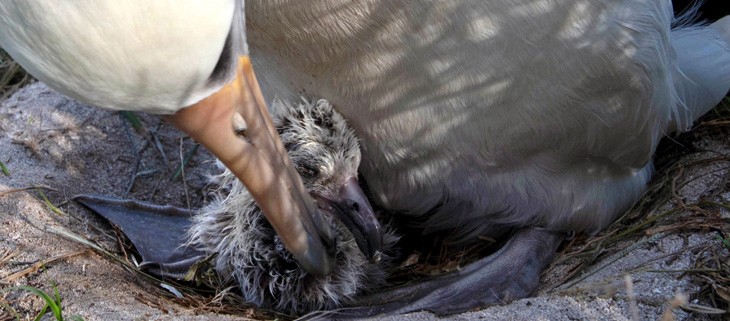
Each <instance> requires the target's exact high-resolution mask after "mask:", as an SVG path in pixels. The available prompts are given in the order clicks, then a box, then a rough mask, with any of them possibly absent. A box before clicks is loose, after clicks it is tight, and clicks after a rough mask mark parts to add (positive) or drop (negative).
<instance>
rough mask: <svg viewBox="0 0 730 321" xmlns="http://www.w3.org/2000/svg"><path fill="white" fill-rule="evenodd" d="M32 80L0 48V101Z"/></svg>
mask: <svg viewBox="0 0 730 321" xmlns="http://www.w3.org/2000/svg"><path fill="white" fill-rule="evenodd" d="M32 80H33V77H31V76H30V75H29V74H28V73H26V72H25V70H23V68H21V67H20V65H18V64H17V63H16V62H15V61H13V60H12V59H10V56H9V55H8V54H7V53H6V52H5V51H4V50H2V49H0V101H3V100H5V98H8V97H10V95H12V94H13V93H14V92H16V91H17V90H18V89H20V87H23V86H25V85H27V84H29V83H30V82H31V81H32Z"/></svg>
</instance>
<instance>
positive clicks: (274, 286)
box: [189, 100, 397, 314]
mask: <svg viewBox="0 0 730 321" xmlns="http://www.w3.org/2000/svg"><path fill="white" fill-rule="evenodd" d="M272 108H273V113H272V114H273V115H274V116H273V121H274V125H275V126H276V128H277V129H278V131H279V135H281V138H282V142H283V143H284V145H285V147H286V149H287V150H288V152H289V155H290V156H291V158H292V161H293V163H294V165H295V167H296V169H297V171H298V172H299V174H300V175H302V178H303V181H304V186H305V188H306V190H307V191H308V192H309V193H310V194H311V195H312V196H313V197H314V199H315V201H316V203H317V205H318V206H319V207H320V208H321V209H322V211H323V212H324V213H326V214H325V216H326V219H327V220H328V223H329V224H330V225H331V226H332V228H333V230H334V231H335V232H336V236H337V239H338V242H337V247H336V253H335V269H334V271H333V272H332V273H331V274H330V275H328V276H324V277H320V276H315V275H312V274H310V273H308V272H306V271H305V270H304V269H302V267H301V266H300V265H299V264H298V263H297V261H296V260H295V259H294V257H293V256H292V255H291V254H290V253H289V252H288V251H287V250H286V249H285V248H284V244H283V243H282V242H281V239H280V238H279V236H278V235H277V234H276V233H275V232H274V230H273V229H272V227H271V225H269V223H268V222H267V221H266V218H265V217H264V216H263V214H262V212H261V210H260V209H259V207H258V206H257V205H256V203H255V202H254V200H253V198H252V197H251V195H250V194H249V193H248V191H246V188H245V187H244V186H243V184H241V182H240V181H238V180H237V179H236V178H235V177H234V176H233V175H232V174H231V172H230V171H228V170H226V171H225V172H224V173H223V174H220V175H219V176H217V177H216V178H217V179H216V180H217V181H218V184H219V185H220V187H219V189H218V190H217V191H216V192H215V193H214V200H213V201H212V202H211V203H209V204H208V205H207V206H206V207H204V208H203V209H202V210H200V211H199V213H198V214H197V215H196V216H194V218H193V225H192V227H191V229H190V231H189V236H190V243H189V244H190V245H191V246H193V247H195V248H196V249H199V250H201V251H203V252H205V253H208V254H213V255H215V257H214V258H213V259H212V262H213V265H214V266H215V270H216V272H217V274H218V276H220V277H222V278H224V279H225V278H228V279H227V280H224V281H229V282H236V283H237V284H238V285H239V286H240V289H241V292H242V294H243V296H244V297H245V299H246V300H247V301H249V302H252V303H254V304H256V305H257V306H260V307H266V308H273V309H276V310H278V311H283V312H288V313H294V314H299V313H305V312H309V311H313V310H319V309H332V308H335V307H338V306H341V305H342V304H346V303H348V302H352V300H353V298H354V297H355V296H356V295H358V294H361V293H364V292H369V291H371V290H373V289H376V288H378V287H379V286H382V285H383V284H384V281H385V276H386V273H385V267H386V266H387V262H386V261H388V259H387V258H384V259H382V260H379V263H373V262H370V261H369V260H368V258H367V257H366V256H365V255H364V254H363V253H362V252H361V250H360V249H359V248H358V242H357V241H356V239H355V237H354V236H353V233H352V232H351V231H350V229H348V227H347V226H346V225H345V224H344V223H343V222H342V219H341V218H340V217H337V215H338V214H336V213H338V212H343V211H348V210H349V209H347V208H344V207H347V204H346V203H347V201H344V200H339V201H337V200H335V198H336V197H337V195H340V194H342V192H341V191H342V189H343V186H347V187H348V188H355V189H356V190H359V187H356V186H352V184H355V185H357V181H356V179H357V168H358V166H359V164H360V146H359V144H358V141H357V138H356V137H355V135H354V133H353V131H352V130H351V129H350V128H349V127H348V126H347V124H346V122H345V120H344V119H343V118H342V117H341V116H340V115H339V114H337V113H336V112H335V111H334V109H333V108H332V106H331V105H330V104H329V103H328V102H326V101H325V100H320V101H318V102H316V103H307V102H304V103H302V104H300V105H298V106H289V105H287V104H285V103H282V102H275V103H274V105H273V107H272ZM365 201H366V200H365ZM363 205H365V206H367V207H368V208H369V205H368V204H359V205H356V206H363ZM360 210H362V209H360ZM396 241H397V237H396V236H395V235H394V234H393V233H392V232H389V231H386V233H385V234H384V240H383V245H384V249H386V250H387V249H389V248H392V246H393V245H394V243H395V242H396Z"/></svg>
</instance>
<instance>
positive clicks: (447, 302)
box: [0, 0, 730, 313]
mask: <svg viewBox="0 0 730 321" xmlns="http://www.w3.org/2000/svg"><path fill="white" fill-rule="evenodd" d="M24 3H25V2H21V1H17V2H2V5H0V8H2V10H0V13H2V14H3V17H2V18H0V19H3V20H0V21H3V25H2V28H3V29H1V30H2V31H0V34H2V37H3V38H2V40H0V42H1V43H2V45H3V46H7V44H8V43H11V42H12V41H14V40H12V39H16V38H18V37H20V38H22V33H23V32H22V31H18V32H17V33H15V34H16V35H17V36H16V37H15V38H11V37H7V36H6V35H7V34H13V33H12V32H10V33H9V32H7V31H6V29H7V28H8V27H10V30H26V29H23V28H22V27H23V26H25V24H31V25H33V24H34V23H36V22H38V21H39V20H43V17H42V15H40V16H36V15H31V14H28V15H26V16H23V17H22V19H23V20H20V19H19V18H17V15H18V14H19V13H17V12H11V11H12V10H11V9H14V8H18V7H30V9H35V8H37V7H42V5H39V3H40V1H29V2H28V3H30V5H28V6H25V5H23V4H24ZM79 3H81V2H79ZM93 3H94V2H89V3H86V2H83V5H84V6H90V5H92V4H93ZM103 3H106V2H103ZM109 3H111V2H109ZM131 3H134V2H125V3H124V4H131ZM154 3H155V4H154V5H153V4H146V3H145V4H144V5H145V6H152V7H154V6H155V5H156V4H157V3H159V2H154ZM162 3H164V4H169V7H168V8H167V9H166V10H167V11H165V12H162V13H160V16H163V14H169V13H177V11H178V10H182V9H178V8H179V7H180V4H179V3H175V4H171V3H168V2H162ZM137 4H140V5H142V1H139V3H137ZM216 4H219V5H220V6H221V7H223V6H225V5H228V6H230V7H233V6H234V3H233V1H219V2H205V5H203V7H202V8H197V9H198V10H200V12H206V11H207V10H212V9H208V8H207V6H208V5H210V6H215V5H216ZM113 5H114V6H115V8H116V7H118V6H119V4H118V3H114V4H113ZM53 6H54V7H57V6H60V5H56V4H54V5H53ZM66 6H75V5H73V4H66ZM96 6H101V7H105V5H103V4H102V5H96ZM247 7H248V8H247V10H248V19H247V20H246V21H247V26H248V27H249V30H250V34H249V39H248V40H249V43H250V45H251V51H252V55H254V56H255V57H256V60H255V63H256V64H257V65H256V67H257V68H258V70H259V71H261V72H263V73H262V74H261V76H262V77H261V78H262V84H263V86H262V87H263V89H264V90H265V93H268V94H272V93H276V94H278V95H279V96H281V97H284V98H292V97H296V96H299V95H306V96H311V97H324V98H326V99H328V100H329V101H330V102H332V103H333V105H334V106H335V107H336V108H337V109H338V111H339V112H340V113H342V114H343V116H344V117H345V118H346V119H347V120H348V122H349V124H350V125H351V126H352V127H353V128H354V130H355V132H356V134H357V136H358V137H359V138H360V139H361V143H362V147H363V162H362V165H361V174H362V176H363V178H364V180H365V181H366V182H367V183H368V186H369V187H370V191H371V192H372V197H373V198H374V201H375V202H376V203H377V204H379V205H380V206H382V207H384V208H387V209H390V210H394V211H398V212H401V213H404V215H405V216H407V217H410V218H411V220H412V221H413V222H414V225H416V226H420V227H422V233H423V234H424V236H431V235H438V234H446V235H449V236H450V237H451V238H452V239H453V240H454V241H459V242H470V241H472V240H474V239H476V237H477V236H478V235H486V236H491V237H499V236H501V235H505V234H507V233H510V232H514V233H513V236H512V238H511V240H510V241H509V242H507V243H506V244H505V245H504V247H503V248H502V249H501V250H500V251H498V252H497V253H495V256H493V257H489V258H486V259H485V260H482V261H479V262H477V263H475V265H471V266H469V267H466V268H464V269H463V270H461V271H459V272H458V273H457V274H456V275H451V276H446V277H444V278H439V279H436V280H434V281H431V282H426V283H421V284H417V285H414V286H411V287H407V288H405V289H398V290H394V291H391V292H387V293H385V294H384V295H382V296H379V297H375V298H374V299H373V300H371V301H368V302H369V303H370V304H371V306H370V307H367V308H364V309H366V310H367V311H365V312H368V313H378V312H383V311H390V312H393V311H397V312H403V311H412V310H419V309H427V310H432V311H437V312H444V313H446V312H456V311H463V310H466V309H471V308H473V307H476V306H481V305H485V304H491V303H498V302H503V301H504V300H505V299H509V298H515V297H520V296H524V295H527V294H529V293H530V292H531V291H532V290H533V289H534V287H535V286H536V282H537V279H538V277H539V274H540V271H541V270H542V268H543V267H544V266H545V265H546V264H547V263H548V262H549V261H550V260H551V259H552V256H553V253H554V249H555V248H556V247H557V245H558V244H559V243H560V241H561V239H562V237H561V233H563V232H567V231H588V232H595V231H598V230H600V229H602V228H604V227H605V226H606V225H607V224H609V223H610V222H611V221H613V220H614V219H615V218H616V217H617V215H618V214H619V213H621V212H622V211H624V210H625V209H627V208H628V207H629V206H630V205H631V204H633V203H634V202H635V201H636V199H638V197H639V196H640V195H641V193H642V191H643V190H644V186H645V184H646V182H647V181H648V179H649V177H650V175H651V171H652V165H651V157H652V155H653V153H654V150H655V148H656V145H657V143H658V141H659V139H660V138H661V137H662V136H664V135H665V134H667V133H670V132H672V131H675V130H683V129H686V128H688V127H689V126H690V125H691V123H692V121H693V120H694V119H696V118H697V117H699V116H700V115H702V114H703V113H705V112H706V111H707V110H709V109H710V108H712V106H714V105H715V104H716V103H717V102H718V101H719V100H720V99H722V97H723V96H724V95H725V94H726V93H727V91H728V88H730V48H729V46H730V18H728V17H726V18H723V19H721V20H719V21H718V22H715V23H713V24H711V25H708V26H702V27H686V28H677V29H674V30H673V29H672V28H671V23H672V19H673V14H672V8H671V3H670V2H669V1H659V0H610V1H609V0H606V1H600V0H598V1H597V0H566V1H550V0H547V1H533V0H515V1H481V0H464V1H429V0H365V1H347V0H328V1H314V0H279V1H271V0H254V1H248V2H247ZM82 8H83V7H82V4H79V5H78V8H72V9H77V10H79V12H86V11H85V10H83V9H82ZM107 9H109V8H107ZM40 12H41V13H53V10H50V9H49V10H46V11H40ZM8 13H10V14H8ZM148 14H149V13H148V12H140V13H139V15H135V16H134V17H137V18H136V19H134V20H142V21H144V20H145V19H143V18H141V17H146V16H147V15H148ZM74 17H76V16H74ZM179 17H181V16H176V17H175V19H177V18H179ZM97 18H99V19H97V20H98V21H102V22H104V21H106V20H103V19H100V17H97ZM104 19H107V17H106V16H105V17H104ZM175 19H173V20H175ZM227 19H228V18H227ZM167 20H170V16H165V18H164V19H160V21H167ZM7 21H10V23H8V22H7ZM74 21H75V20H74ZM112 21H113V20H112ZM180 21H184V22H185V23H188V25H196V24H198V23H199V24H201V25H203V26H204V25H206V24H209V23H212V22H210V21H196V22H195V23H194V24H193V23H192V21H191V20H190V21H188V20H185V19H181V20H180ZM226 21H227V22H230V21H231V20H230V19H228V20H226ZM69 23H71V24H73V22H71V21H69ZM37 25H44V24H43V23H37ZM19 26H20V28H19ZM145 26H146V27H144V28H143V30H147V29H155V28H160V26H157V25H156V24H154V23H149V24H147V25H145ZM55 27H57V26H53V25H52V26H50V27H49V28H48V29H52V30H53V29H54V28H55ZM84 27H91V26H89V25H84ZM196 27H197V26H196ZM234 27H237V25H236V24H235V23H234ZM175 28H183V26H182V25H175V27H173V28H171V29H170V30H176V29H175ZM234 29H235V28H234ZM30 30H31V31H30V32H31V33H30V34H31V35H35V36H38V35H43V34H44V33H43V32H42V31H35V32H33V31H32V30H37V29H32V28H31V29H30ZM130 30H132V29H129V30H123V31H126V32H122V33H121V35H126V34H129V33H132V32H131V31H130ZM78 31H79V30H75V32H76V33H78ZM168 31H169V30H168ZM26 32H28V31H26ZM69 34H70V35H74V33H69ZM36 38H37V37H36ZM57 38H62V37H60V36H59V37H57ZM102 38H103V37H102ZM133 38H134V37H133ZM221 38H223V37H221ZM7 39H11V40H7ZM30 39H32V38H30ZM51 40H59V39H55V38H54V39H51ZM115 41H117V40H116V39H115ZM183 42H185V41H183ZM12 43H20V41H17V40H15V42H12ZM43 43H44V42H42V41H35V42H33V43H32V44H33V45H39V44H40V45H42V44H43ZM220 43H223V41H220V42H219V44H220ZM118 44H121V45H122V47H124V46H125V44H126V43H125V42H119V43H118ZM82 45H85V44H82ZM164 45H165V46H168V45H171V44H168V43H165V44H164ZM173 45H174V44H173ZM221 46H222V45H221ZM11 47H12V46H11ZM81 47H85V46H81ZM110 47H113V46H110ZM48 48H50V49H48V50H47V51H46V53H47V54H48V55H49V56H52V55H51V53H53V49H56V48H58V47H54V46H48ZM61 48H64V49H68V48H75V47H73V46H65V47H64V46H61ZM9 51H12V50H9ZM31 51H32V50H31ZM172 51H173V52H174V53H182V52H183V51H185V50H179V48H178V50H172ZM61 52H63V51H61ZM11 54H14V55H15V56H19V55H22V53H21V54H19V53H18V52H15V53H13V52H11ZM63 56H67V55H63ZM122 57H124V56H122ZM43 58H44V59H38V60H35V61H28V60H23V59H18V60H19V61H20V63H21V64H25V65H33V64H37V65H40V66H45V65H43V64H41V62H43V61H46V60H48V59H50V58H51V57H43ZM168 58H169V57H168ZM212 60H215V61H217V60H216V59H212ZM195 63H196V64H197V63H198V62H195ZM119 65H120V64H117V66H119ZM121 65H122V66H123V64H121ZM213 65H215V64H213ZM29 69H30V70H31V72H34V69H32V68H29ZM43 69H44V68H41V70H43ZM89 69H91V68H89ZM211 70H212V69H210V68H209V70H208V71H211ZM165 71H167V70H165ZM36 72H37V70H36ZM210 74H211V73H204V75H205V77H204V79H208V77H207V76H208V75H210ZM56 76H57V77H56V78H55V79H57V80H58V81H61V80H64V79H63V78H62V77H60V76H59V75H56ZM82 76H85V75H82ZM40 78H41V79H45V78H43V77H40ZM48 78H51V77H48ZM82 78H83V77H82ZM181 79H184V77H181ZM187 79H190V78H187ZM45 80H47V81H48V79H45ZM138 80H142V83H148V82H147V81H146V78H145V77H142V78H141V79H138ZM183 83H184V84H188V85H189V87H185V86H183V88H185V89H190V90H193V89H197V88H198V87H197V86H194V85H193V84H192V83H188V82H187V81H183ZM51 84H52V85H53V84H54V83H53V82H51ZM57 87H61V86H58V85H57ZM142 87H143V88H145V87H144V85H143V86H142ZM61 89H63V88H61ZM69 91H73V88H71V89H69ZM268 97H270V98H271V97H273V95H268ZM188 110H189V111H193V110H195V108H194V107H193V108H189V109H188ZM183 114H184V113H183ZM227 115H230V114H227ZM173 118H178V119H179V118H184V117H182V116H181V117H173ZM192 118H194V117H192ZM229 119H230V118H226V120H229ZM246 122H249V123H250V121H249V119H246ZM176 123H177V124H178V126H180V127H182V128H184V129H185V128H186V127H185V126H183V125H180V122H176ZM198 125H201V124H199V123H198ZM229 127H230V126H227V127H226V128H229ZM249 127H251V126H249ZM206 128H208V127H206ZM252 129H253V128H252ZM187 130H188V131H192V130H190V129H189V128H188V129H187ZM226 135H229V136H230V133H227V134H226ZM274 136H275V135H274ZM201 141H202V142H204V143H205V141H204V140H201ZM220 142H221V143H222V142H223V141H222V140H220ZM231 142H235V144H238V145H240V144H242V143H241V142H238V141H234V140H233V139H231ZM223 149H225V148H223ZM212 150H213V151H214V152H216V149H212ZM219 151H220V149H219ZM279 151H281V148H279ZM218 156H226V155H218ZM223 159H224V160H225V159H226V158H225V157H223ZM259 165H260V166H263V164H259ZM228 166H229V167H231V165H230V164H228ZM233 167H234V171H235V166H233ZM274 173H276V172H274ZM287 173H292V172H291V170H290V171H288V172H287ZM292 175H293V174H292ZM239 176H244V175H239ZM293 176H295V175H293ZM241 178H242V179H245V177H241ZM293 180H295V181H297V179H296V178H294V179H293ZM297 183H298V181H297ZM296 186H297V190H296V191H297V192H298V194H297V195H303V192H302V190H301V186H300V185H299V184H296ZM282 192H284V190H282ZM252 193H253V194H254V195H256V192H255V189H252ZM303 198H304V199H306V197H303ZM257 200H258V199H257ZM259 202H261V200H259ZM269 215H270V216H271V214H269ZM270 219H271V218H270ZM315 223H316V222H315ZM300 225H302V226H305V227H307V226H309V227H310V228H311V229H310V231H317V230H315V228H316V227H311V226H312V224H309V225H308V224H300ZM314 225H315V226H316V224H314ZM277 231H279V233H282V230H279V229H277ZM304 234H306V233H296V235H299V236H302V235H304ZM309 235H310V237H309V240H312V239H314V240H313V241H311V242H309V243H311V244H318V242H319V241H318V240H317V239H316V236H318V235H321V234H319V233H314V232H311V233H310V234H309ZM312 235H314V237H312ZM299 240H300V241H301V239H299ZM325 240H328V238H326V237H325ZM297 244H301V242H297V240H291V242H289V244H287V246H288V247H289V248H290V249H293V250H294V251H297V250H299V249H300V248H301V246H299V247H298V246H296V245H297ZM325 244H327V243H326V242H325ZM305 252H306V251H305ZM305 252H302V251H299V252H295V254H296V255H297V258H298V259H299V260H300V261H301V260H305V263H307V261H306V259H307V258H310V261H308V263H309V265H306V264H305V266H309V268H312V266H315V265H316V264H317V263H320V266H321V265H328V264H329V263H323V262H314V261H312V259H311V256H310V255H309V254H308V252H306V253H305ZM321 257H323V258H324V257H326V255H321ZM320 270H326V269H324V268H323V269H320ZM515 271H519V273H515ZM355 311H362V310H355Z"/></svg>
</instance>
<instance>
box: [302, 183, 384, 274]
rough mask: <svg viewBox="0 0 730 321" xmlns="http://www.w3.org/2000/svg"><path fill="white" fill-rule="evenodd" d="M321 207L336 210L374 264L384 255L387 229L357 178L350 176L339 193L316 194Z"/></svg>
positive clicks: (334, 212)
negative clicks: (384, 237)
mask: <svg viewBox="0 0 730 321" xmlns="http://www.w3.org/2000/svg"><path fill="white" fill-rule="evenodd" d="M315 198H317V199H319V200H320V201H323V202H324V203H325V204H321V203H320V207H323V208H324V209H325V210H327V211H330V212H332V213H333V214H334V215H336V217H337V218H338V219H339V220H340V221H341V222H342V223H343V224H345V226H346V227H347V229H348V230H350V232H351V233H352V236H353V237H354V238H355V242H357V246H358V248H359V249H360V251H361V252H362V253H363V255H365V257H367V258H368V260H370V261H371V262H373V263H377V262H379V261H380V260H381V259H382V256H383V228H382V227H381V225H380V222H379V221H378V219H377V218H376V217H375V212H374V211H373V208H372V206H370V202H369V201H368V199H367V197H365V193H364V192H363V190H362V189H361V188H360V185H359V184H358V181H357V179H356V178H350V179H348V180H347V181H346V182H345V183H344V184H343V185H342V186H341V187H340V189H339V192H338V193H337V195H334V196H330V197H322V196H315Z"/></svg>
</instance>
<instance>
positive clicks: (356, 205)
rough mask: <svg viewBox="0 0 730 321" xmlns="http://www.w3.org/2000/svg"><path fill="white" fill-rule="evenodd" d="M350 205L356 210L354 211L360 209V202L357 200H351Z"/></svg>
mask: <svg viewBox="0 0 730 321" xmlns="http://www.w3.org/2000/svg"><path fill="white" fill-rule="evenodd" d="M349 205H350V206H349V207H350V208H351V209H352V210H354V211H356V212H358V211H360V204H358V203H357V202H355V201H350V204H349Z"/></svg>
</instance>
